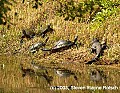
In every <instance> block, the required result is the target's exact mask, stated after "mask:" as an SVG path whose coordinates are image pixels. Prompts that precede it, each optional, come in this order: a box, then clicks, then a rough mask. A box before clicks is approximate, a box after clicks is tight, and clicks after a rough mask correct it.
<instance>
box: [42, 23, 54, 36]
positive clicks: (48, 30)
mask: <svg viewBox="0 0 120 93" xmlns="http://www.w3.org/2000/svg"><path fill="white" fill-rule="evenodd" d="M50 26H51V24H49V25H47V27H45V28H43V29H42V31H41V33H40V36H42V37H43V38H44V37H45V35H46V34H47V33H48V32H53V29H52V28H51V27H50Z"/></svg>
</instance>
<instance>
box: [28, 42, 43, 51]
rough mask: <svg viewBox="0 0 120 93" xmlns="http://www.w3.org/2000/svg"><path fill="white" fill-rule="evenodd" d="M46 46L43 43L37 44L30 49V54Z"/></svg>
mask: <svg viewBox="0 0 120 93" xmlns="http://www.w3.org/2000/svg"><path fill="white" fill-rule="evenodd" d="M44 45H45V44H44V43H42V42H39V43H36V44H34V45H32V46H30V47H29V51H30V52H35V51H36V50H37V49H39V48H40V47H43V46H44Z"/></svg>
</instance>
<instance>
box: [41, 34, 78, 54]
mask: <svg viewBox="0 0 120 93" xmlns="http://www.w3.org/2000/svg"><path fill="white" fill-rule="evenodd" d="M77 39H78V36H76V37H75V39H74V41H73V42H72V41H69V40H59V41H58V42H56V43H55V45H54V47H53V48H51V49H46V48H44V49H42V50H43V51H51V52H52V53H54V52H58V51H60V50H61V49H62V50H65V49H68V48H70V47H72V46H73V45H76V47H77V44H76V41H77Z"/></svg>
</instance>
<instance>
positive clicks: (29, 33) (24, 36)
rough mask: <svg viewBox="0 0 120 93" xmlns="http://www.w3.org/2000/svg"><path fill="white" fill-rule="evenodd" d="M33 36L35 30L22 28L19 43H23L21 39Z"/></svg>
mask: <svg viewBox="0 0 120 93" xmlns="http://www.w3.org/2000/svg"><path fill="white" fill-rule="evenodd" d="M34 36H35V32H33V31H26V30H25V29H23V30H22V36H21V40H20V44H22V43H23V39H24V38H26V39H32V38H34Z"/></svg>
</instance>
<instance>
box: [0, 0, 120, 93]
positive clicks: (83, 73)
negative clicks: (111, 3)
mask: <svg viewBox="0 0 120 93" xmlns="http://www.w3.org/2000/svg"><path fill="white" fill-rule="evenodd" d="M18 1H20V0H18ZM53 2H54V1H51V2H49V3H45V2H44V3H43V6H41V7H39V8H38V10H36V9H32V8H31V5H28V4H21V3H18V4H16V5H14V7H12V11H11V12H9V13H8V15H9V16H10V17H11V22H12V23H13V25H10V29H7V27H4V30H2V27H0V29H1V31H2V33H1V34H0V47H1V49H0V61H1V63H4V64H5V69H4V70H1V71H0V72H1V73H0V80H1V83H0V86H3V87H4V88H5V91H6V92H8V91H9V92H10V91H14V92H16V91H17V92H18V91H20V93H23V92H25V91H30V92H31V91H33V90H35V91H34V93H41V91H42V93H46V92H47V91H49V89H48V90H47V91H45V86H48V85H47V83H46V81H45V79H41V78H40V79H39V80H36V79H37V78H36V77H29V76H26V77H25V78H22V73H21V70H20V69H19V64H20V62H22V63H24V66H25V67H26V68H27V67H31V66H30V64H29V63H30V62H31V61H32V59H34V60H35V61H36V62H37V63H38V64H43V65H45V66H54V65H55V66H57V67H59V66H60V67H65V68H67V69H70V70H73V71H75V72H76V73H77V75H78V82H77V81H74V78H73V77H72V76H71V77H68V79H64V78H62V79H60V78H59V77H57V76H55V77H54V78H53V81H52V84H51V85H53V86H54V85H76V86H84V85H91V86H100V85H102V84H95V83H94V82H90V81H89V74H88V73H89V69H91V68H100V69H102V70H103V71H104V72H105V74H106V75H107V76H108V81H109V82H107V83H106V84H105V85H116V86H119V83H120V82H119V81H118V78H120V73H119V72H118V71H119V65H111V66H109V65H97V66H96V65H91V66H86V65H84V62H86V61H88V60H90V59H91V58H92V57H93V56H94V55H90V53H89V49H88V47H90V41H91V39H92V38H93V37H98V38H99V39H100V41H102V38H103V36H104V37H106V38H107V44H108V47H109V49H107V50H105V53H104V56H103V57H102V58H101V60H100V62H101V64H104V63H107V62H106V61H108V62H112V61H113V62H114V59H118V60H119V59H120V55H119V49H120V48H119V42H120V41H119V40H120V37H119V36H120V32H119V24H120V22H119V18H120V15H119V14H117V15H116V16H111V18H110V19H107V20H106V21H105V23H103V24H102V25H101V26H100V27H97V26H96V25H97V24H86V23H77V22H76V20H74V21H64V18H62V17H58V16H55V9H54V4H55V3H56V2H54V3H53ZM15 12H17V13H18V16H15V15H14V13H15ZM49 23H52V25H53V29H54V30H55V31H54V33H53V34H49V35H48V36H49V40H48V42H47V46H46V47H48V48H50V47H52V46H53V45H54V42H56V41H57V40H59V39H66V40H67V39H69V40H71V41H73V40H74V36H75V35H76V34H77V35H78V36H79V38H78V41H77V42H78V43H81V46H80V47H79V49H78V50H77V49H76V48H72V49H68V50H65V51H63V52H58V53H53V54H51V55H48V56H45V57H44V55H43V52H42V51H38V52H37V53H35V54H34V55H32V54H29V52H28V47H29V46H30V45H32V43H34V42H38V41H44V39H42V38H39V37H35V38H34V39H32V40H29V41H27V40H25V43H24V44H23V46H22V48H21V51H20V53H17V54H15V55H13V54H12V53H14V51H15V50H17V49H19V48H20V46H19V41H20V35H21V30H22V29H23V28H28V29H35V30H34V31H36V32H37V31H38V30H39V29H36V28H39V27H40V25H43V26H45V25H46V24H49ZM37 26H38V27H37ZM2 34H5V37H1V36H2ZM103 60H104V61H105V62H102V61H103ZM61 62H63V64H61ZM118 63H119V62H118ZM48 72H49V74H50V75H53V73H52V72H51V71H50V70H48ZM38 82H39V83H38ZM65 82H66V83H65ZM26 87H41V88H40V89H38V92H37V89H36V88H35V89H31V88H26ZM22 89H23V91H22ZM78 91H79V90H78ZM106 91H109V90H106ZM50 92H51V93H53V92H52V91H50ZM69 92H71V91H69ZM85 92H86V93H87V92H88V90H87V91H85ZM96 92H97V91H96ZM100 92H103V90H100ZM66 93H67V91H66ZM76 93H77V92H76ZM79 93H80V92H79ZM81 93H83V91H82V92H81ZM109 93H110V92H109Z"/></svg>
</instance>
